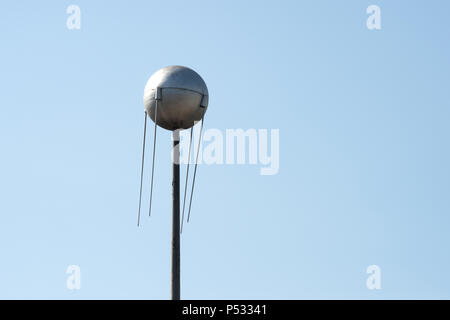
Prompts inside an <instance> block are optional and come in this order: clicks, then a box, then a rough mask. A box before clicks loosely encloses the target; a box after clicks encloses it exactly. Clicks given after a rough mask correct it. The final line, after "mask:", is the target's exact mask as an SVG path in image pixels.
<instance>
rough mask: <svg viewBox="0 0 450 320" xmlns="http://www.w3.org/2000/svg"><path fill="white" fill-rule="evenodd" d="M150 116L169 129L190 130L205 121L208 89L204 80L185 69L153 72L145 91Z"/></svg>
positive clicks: (164, 69) (176, 68)
mask: <svg viewBox="0 0 450 320" xmlns="http://www.w3.org/2000/svg"><path fill="white" fill-rule="evenodd" d="M144 106H145V111H146V112H147V115H149V116H150V118H151V119H152V120H153V122H155V109H156V107H158V109H157V110H156V111H157V112H156V124H157V125H158V126H160V127H162V128H165V129H167V130H172V131H173V130H177V129H188V128H190V127H192V126H193V125H194V124H195V123H196V122H197V121H200V120H201V119H202V118H203V115H204V114H205V112H206V109H207V107H208V88H207V87H206V83H205V81H203V79H202V77H200V75H199V74H198V73H197V72H195V71H194V70H192V69H189V68H187V67H183V66H169V67H165V68H162V69H160V70H158V71H157V72H156V73H154V74H153V75H152V76H151V77H150V79H149V80H148V82H147V84H146V85H145V89H144Z"/></svg>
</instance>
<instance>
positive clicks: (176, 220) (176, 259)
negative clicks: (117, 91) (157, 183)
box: [138, 66, 209, 300]
mask: <svg viewBox="0 0 450 320" xmlns="http://www.w3.org/2000/svg"><path fill="white" fill-rule="evenodd" d="M208 100H209V96H208V88H207V87H206V83H205V82H204V81H203V79H202V78H201V77H200V75H199V74H198V73H196V72H195V71H194V70H192V69H189V68H187V67H183V66H169V67H165V68H162V69H160V70H158V71H157V72H156V73H155V74H153V75H152V76H151V77H150V79H149V80H148V82H147V84H146V86H145V89H144V106H145V120H144V137H143V144H142V163H141V183H140V191H139V209H138V226H139V224H140V216H141V200H142V181H143V172H144V154H145V137H146V131H147V116H148V117H150V118H151V119H152V120H153V122H154V130H153V157H152V174H151V183H150V206H149V215H151V208H152V196H153V175H154V168H155V147H156V129H157V127H158V126H160V127H162V128H164V129H167V130H170V131H173V134H172V135H173V159H172V160H173V181H172V205H173V207H172V299H173V300H179V299H180V233H181V231H182V228H183V221H184V211H185V204H186V191H187V184H188V177H189V162H190V161H188V164H187V169H186V183H185V188H184V199H183V216H182V219H181V229H180V153H179V140H180V136H179V130H184V129H189V128H190V129H191V134H190V142H189V152H188V153H189V155H188V159H190V156H191V145H192V134H193V127H194V125H195V124H196V123H197V122H199V121H201V124H200V135H199V140H198V148H197V155H196V160H195V167H194V175H193V180H192V188H191V194H190V201H189V209H188V216H187V221H188V222H189V218H190V212H191V205H192V195H193V192H194V184H195V176H196V173H197V162H198V151H199V149H200V142H201V136H202V129H203V122H204V117H205V113H206V109H207V107H208Z"/></svg>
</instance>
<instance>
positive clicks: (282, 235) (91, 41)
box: [0, 0, 450, 299]
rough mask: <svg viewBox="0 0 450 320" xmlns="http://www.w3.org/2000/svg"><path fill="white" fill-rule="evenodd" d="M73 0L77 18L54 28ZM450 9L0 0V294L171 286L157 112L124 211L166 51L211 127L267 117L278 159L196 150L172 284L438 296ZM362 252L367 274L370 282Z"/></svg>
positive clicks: (254, 123)
mask: <svg viewBox="0 0 450 320" xmlns="http://www.w3.org/2000/svg"><path fill="white" fill-rule="evenodd" d="M70 4H76V5H78V6H80V8H81V30H75V31H70V30H68V29H67V28H66V19H67V17H68V15H67V14H66V8H67V7H68V6H69V5H70ZM371 4H376V5H379V6H380V7H381V15H382V29H381V30H380V31H370V30H368V29H367V28H366V19H367V17H368V15H367V14H366V8H367V6H369V5H371ZM449 10H450V3H449V2H448V1H444V0H442V1H437V0H434V1H400V0H399V1H382V0H373V1H363V0H359V1H331V0H329V1H317V0H316V1H271V2H269V1H245V2H242V1H206V0H205V1H196V0H195V1H131V2H130V1H122V2H119V1H115V2H113V1H81V0H77V1H74V2H68V1H2V2H1V3H0V40H1V50H0V70H1V72H0V88H1V89H0V92H1V94H0V148H1V157H0V256H1V258H0V298H26V299H29V298H43V299H46V298H59V299H94V298H126V299H128V298H133V299H153V298H156V299H167V298H169V297H170V231H171V202H170V199H171V164H170V148H169V146H170V138H171V135H170V132H168V131H165V130H159V137H158V139H159V140H158V146H157V148H158V155H157V162H156V176H155V182H156V187H155V190H154V207H153V208H154V210H153V214H152V217H151V218H150V219H148V218H147V217H145V218H144V219H143V221H142V227H141V228H139V229H138V228H137V227H136V214H137V204H138V203H137V201H138V191H139V185H138V184H139V170H140V168H139V164H140V156H141V139H142V137H141V136H142V126H143V103H142V95H143V89H144V85H145V83H146V81H147V79H148V78H149V77H150V76H151V75H152V74H153V73H154V72H155V71H156V70H158V69H160V68H161V67H164V66H167V65H173V64H179V65H186V66H189V67H191V68H193V69H194V70H196V71H197V72H198V73H200V74H201V75H202V77H203V78H204V79H205V81H206V83H207V84H208V88H209V92H210V105H209V108H208V114H207V119H206V123H205V128H206V129H207V128H218V129H220V130H222V131H224V130H225V129H227V128H231V129H233V128H243V129H248V128H256V129H259V128H267V129H271V128H274V129H277V128H278V129H280V171H279V173H278V174H277V175H274V176H261V175H259V166H254V165H233V166H230V165H228V166H226V165H211V166H206V165H201V166H200V167H199V171H198V176H197V184H196V197H195V199H194V204H193V212H192V217H191V223H190V224H189V225H187V227H186V229H185V232H183V235H182V262H181V265H182V297H183V298H186V299H216V298H235V299H241V298H242V299H253V298H255V299H258V298H261V299H315V298H318V299H350V298H356V299H392V298H406V299H408V298H425V299H428V298H438V299H439V298H447V299H448V298H450V276H449V271H450V252H449V244H450V233H449V232H448V230H449V226H450V217H449V210H450V197H449V191H450V179H449V178H450V171H449V162H450V153H449V149H448V140H449V136H450V126H449V125H448V122H449V116H450V112H449V108H450V104H449V98H450V90H449V83H450V79H449V78H450V60H449V57H450V47H449V38H450V37H449V36H450V34H449V33H450V26H449V23H448V12H449ZM149 137H152V136H151V135H149ZM147 155H150V153H148V154H147ZM147 159H148V160H150V156H149V157H148V158H147ZM150 163H151V162H150V161H147V172H146V181H149V178H150V176H149V175H148V173H149V170H148V169H149V165H150ZM183 173H184V171H182V177H183ZM148 185H149V183H148V182H147V184H146V186H145V190H144V191H145V194H147V192H148ZM147 203H148V201H147V198H144V212H145V208H146V207H147V205H148V204H147ZM144 216H145V214H144ZM72 264H75V265H79V266H80V267H81V290H78V291H70V290H68V289H67V288H66V279H67V275H66V273H65V272H66V268H67V266H69V265H72ZM372 264H376V265H379V266H380V267H381V270H382V280H381V281H382V289H381V290H375V291H371V290H368V289H367V288H366V279H367V277H368V275H367V274H366V268H367V266H369V265H372Z"/></svg>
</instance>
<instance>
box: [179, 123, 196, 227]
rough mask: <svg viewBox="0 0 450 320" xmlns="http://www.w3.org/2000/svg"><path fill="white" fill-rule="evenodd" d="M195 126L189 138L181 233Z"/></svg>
mask: <svg viewBox="0 0 450 320" xmlns="http://www.w3.org/2000/svg"><path fill="white" fill-rule="evenodd" d="M193 129H194V127H191V134H190V138H189V152H188V157H187V159H188V161H187V165H186V166H187V169H186V182H185V184H184V198H183V214H182V216H181V233H183V223H184V207H185V205H186V192H187V186H188V182H189V163H190V162H191V145H192V132H193Z"/></svg>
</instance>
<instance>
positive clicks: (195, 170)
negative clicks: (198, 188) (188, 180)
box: [187, 115, 205, 222]
mask: <svg viewBox="0 0 450 320" xmlns="http://www.w3.org/2000/svg"><path fill="white" fill-rule="evenodd" d="M204 121H205V116H204V115H203V117H202V123H201V126H200V137H199V138H198V148H197V156H196V157H195V167H194V178H193V180H192V190H191V199H190V200H189V211H188V217H187V222H189V218H190V217H191V206H192V195H193V194H194V185H195V175H196V174H197V164H198V154H199V151H200V142H201V141H202V130H203V122H204Z"/></svg>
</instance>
